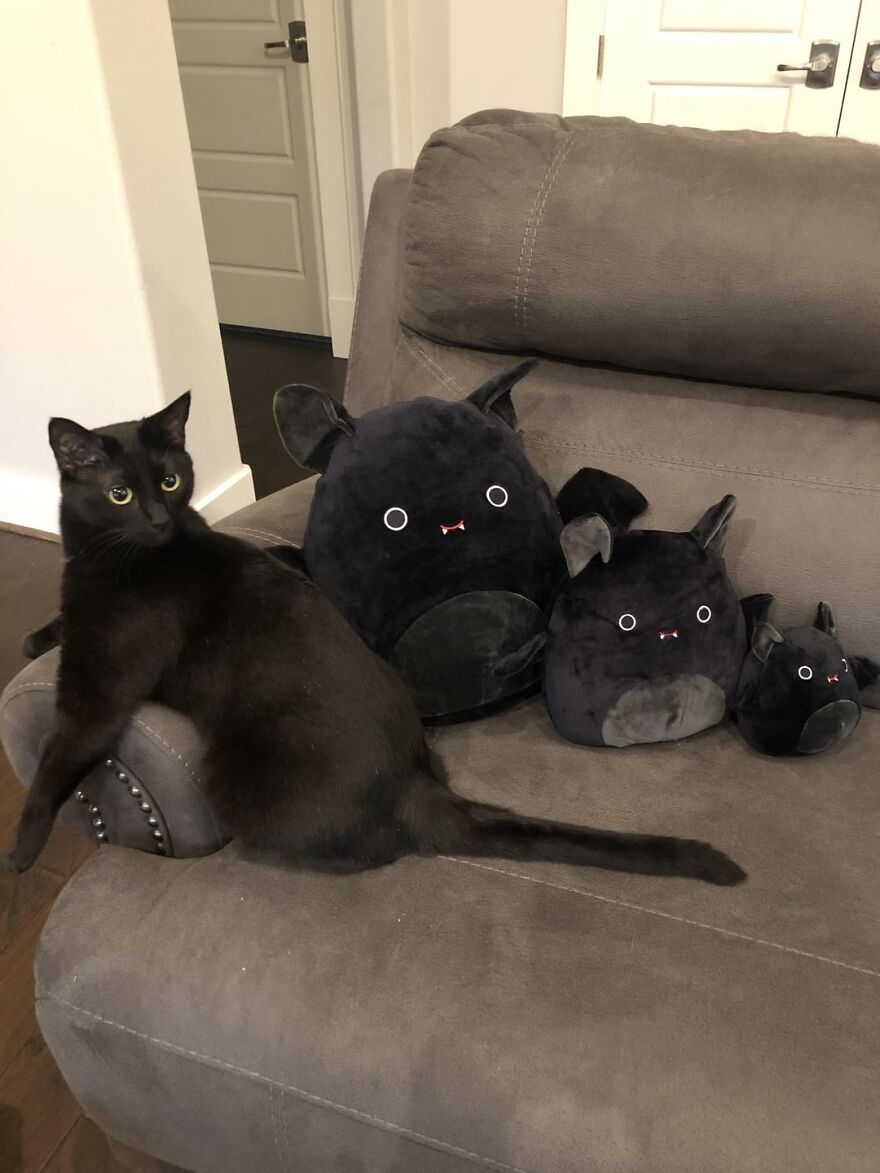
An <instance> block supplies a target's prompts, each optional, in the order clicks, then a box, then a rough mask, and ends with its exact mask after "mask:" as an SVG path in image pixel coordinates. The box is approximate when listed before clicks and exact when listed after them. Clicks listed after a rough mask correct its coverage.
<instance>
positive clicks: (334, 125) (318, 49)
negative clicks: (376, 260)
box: [304, 0, 363, 358]
mask: <svg viewBox="0 0 880 1173" xmlns="http://www.w3.org/2000/svg"><path fill="white" fill-rule="evenodd" d="M304 15H305V21H306V29H307V35H308V38H309V64H308V67H307V68H308V71H309V75H308V76H309V88H310V90H311V98H312V124H313V129H314V139H315V157H316V159H315V161H316V164H317V171H318V203H319V208H320V224H321V228H320V231H321V238H322V240H323V244H324V266H325V272H326V281H327V310H328V314H329V319H330V337H331V340H332V343H333V353H334V354H335V355H336V356H337V357H339V358H347V357H348V351H349V345H350V342H351V328H352V323H353V320H354V304H355V296H356V294H357V280H358V271H359V269H360V258H361V247H362V244H363V218H362V215H361V192H360V184H359V180H358V162H357V147H356V132H355V108H354V82H353V69H352V56H351V33H350V28H349V21H348V12H347V4H346V0H304Z"/></svg>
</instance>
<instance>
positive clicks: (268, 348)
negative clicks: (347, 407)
mask: <svg viewBox="0 0 880 1173" xmlns="http://www.w3.org/2000/svg"><path fill="white" fill-rule="evenodd" d="M220 334H221V337H222V339H223V353H224V355H225V356H226V374H227V376H228V378H229V390H230V392H231V395H232V410H233V412H234V413H235V427H236V431H237V432H238V439H239V443H240V445H241V458H242V460H243V461H244V462H245V464H249V465H250V466H251V471H252V472H253V474H254V490H255V492H256V494H257V496H258V497H265V496H267V495H268V494H269V493H274V492H275V490H276V489H283V488H284V487H285V486H286V485H292V484H294V483H295V482H296V481H299V480H302V479H303V477H305V476H309V475H311V474H310V473H308V472H307V471H306V470H305V469H303V468H300V467H299V465H297V464H294V462H293V461H292V460H291V459H290V457H289V456H288V455H287V453H286V452H285V451H284V448H283V446H282V444H281V441H280V440H279V438H278V433H277V431H276V430H275V420H274V418H273V416H272V397H273V396H274V394H275V392H276V391H277V390H278V388H279V387H283V386H284V385H285V384H286V383H310V384H311V385H312V386H313V387H320V388H321V389H322V390H323V391H329V392H330V394H331V395H333V396H334V397H335V398H336V399H339V400H341V399H342V389H343V386H344V384H345V368H346V362H345V359H343V358H334V357H333V355H332V353H331V351H330V342H329V341H328V340H326V339H315V340H314V341H310V342H304V341H303V340H302V339H301V338H299V337H297V336H296V335H288V334H268V333H267V334H264V333H260V332H259V331H256V330H245V329H242V328H241V327H239V326H221V327H220Z"/></svg>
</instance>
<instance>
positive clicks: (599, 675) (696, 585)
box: [544, 497, 745, 746]
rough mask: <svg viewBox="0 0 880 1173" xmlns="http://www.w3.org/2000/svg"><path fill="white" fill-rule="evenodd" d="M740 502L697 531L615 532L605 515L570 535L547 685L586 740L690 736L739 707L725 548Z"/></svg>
mask: <svg viewBox="0 0 880 1173" xmlns="http://www.w3.org/2000/svg"><path fill="white" fill-rule="evenodd" d="M735 507H736V501H735V498H733V497H725V498H724V499H723V500H722V501H720V502H719V503H718V504H717V505H714V506H713V507H712V508H711V509H709V510H708V511H707V512H706V513H705V514H704V516H703V517H702V518H701V519H700V520H699V521H698V522H697V524H696V525H695V526H694V528H693V529H692V530H690V531H689V532H688V533H666V532H662V531H657V530H631V531H628V532H623V533H620V532H619V530H618V532H617V533H615V532H614V527H612V526H610V525H609V524H608V522H607V521H606V520H605V519H604V518H602V517H599V516H595V515H593V516H588V517H581V518H578V519H577V520H576V521H574V522H572V523H571V524H569V525H567V526H566V527H565V529H564V530H563V532H562V547H563V549H564V551H565V558H566V562H567V565H568V570H569V574H570V576H571V578H570V580H569V581H568V583H567V584H566V585H565V586H564V587H563V589H562V591H561V592H560V594H559V597H558V599H557V600H556V604H555V606H554V608H553V613H552V615H551V617H550V624H549V629H548V633H547V647H546V663H545V677H544V690H545V693H546V698H547V707H548V710H549V712H550V716H551V718H552V719H553V722H554V724H555V725H556V727H557V729H558V730H559V732H560V733H561V734H562V735H563V737H566V738H568V740H569V741H574V742H578V743H579V744H581V745H613V746H626V745H638V744H642V743H644V742H651V741H672V740H674V739H676V738H680V737H687V736H688V735H689V734H692V733H697V732H699V731H700V730H701V729H706V728H708V727H709V726H710V725H715V724H717V723H718V722H719V721H721V720H722V719H723V718H724V717H725V716H726V715H727V713H728V711H729V710H730V708H731V707H732V703H733V700H734V696H735V692H736V685H737V679H738V676H739V669H740V666H741V664H742V661H743V656H744V654H745V621H744V617H743V612H742V609H741V607H740V604H739V599H738V598H737V595H736V592H735V591H734V589H733V585H732V584H731V582H730V579H729V578H728V577H727V570H726V568H725V565H724V559H723V557H722V555H723V551H724V544H725V540H726V535H727V528H728V526H729V524H730V520H731V517H732V516H733V511H734V509H735Z"/></svg>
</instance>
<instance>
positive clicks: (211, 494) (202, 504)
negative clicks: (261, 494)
mask: <svg viewBox="0 0 880 1173" xmlns="http://www.w3.org/2000/svg"><path fill="white" fill-rule="evenodd" d="M256 499H257V498H256V495H255V494H254V478H253V476H252V475H251V470H250V466H249V465H247V464H242V465H241V466H240V467H239V468H238V470H237V471H236V472H234V473H233V474H232V476H231V477H227V478H226V480H225V481H222V482H221V483H220V484H219V485H217V487H216V488H214V489H211V490H209V491H208V492H207V493H203V494H202V495H201V496H199V497H197V498H196V499H195V500H194V501H193V503H192V504H193V509H198V511H199V513H201V515H202V517H204V519H205V521H207V522H210V524H211V525H214V524H216V522H218V521H222V520H223V518H224V517H227V516H228V515H229V514H230V513H235V511H236V509H244V507H245V505H252V504H253V502H254V501H256Z"/></svg>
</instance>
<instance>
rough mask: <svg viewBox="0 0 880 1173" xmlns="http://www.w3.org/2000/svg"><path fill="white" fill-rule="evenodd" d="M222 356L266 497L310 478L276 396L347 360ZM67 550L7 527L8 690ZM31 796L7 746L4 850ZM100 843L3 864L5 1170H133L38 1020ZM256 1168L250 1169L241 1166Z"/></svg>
mask: <svg viewBox="0 0 880 1173" xmlns="http://www.w3.org/2000/svg"><path fill="white" fill-rule="evenodd" d="M222 334H223V349H224V352H225V356H226V365H227V371H228V375H229V384H230V390H231V392H232V401H233V410H234V413H235V421H236V428H237V430H238V434H239V440H240V443H241V454H242V459H243V460H244V461H245V462H246V463H247V464H249V465H250V466H251V469H252V470H253V474H254V485H255V488H256V492H257V496H258V497H262V496H265V495H266V494H268V493H271V492H274V491H275V490H276V489H280V488H283V487H284V486H285V485H288V484H292V483H293V482H294V481H297V480H299V479H301V478H302V477H303V476H304V475H306V474H305V472H304V470H302V469H299V468H298V467H297V466H296V465H295V464H294V463H293V461H291V459H290V457H289V456H288V455H287V453H286V452H285V451H284V449H283V447H282V446H281V442H280V440H279V439H278V436H277V433H276V431H275V423H274V420H273V418H272V396H273V395H274V393H275V391H276V389H277V388H278V387H280V386H282V385H283V384H285V383H312V384H314V385H315V386H319V387H323V388H324V389H325V390H327V391H329V392H330V393H331V394H332V395H335V396H336V398H337V399H341V398H342V388H343V382H344V379H345V366H346V364H345V362H344V360H341V359H334V358H333V357H332V355H331V354H330V350H329V343H327V344H323V343H317V342H316V343H310V344H307V345H303V344H302V342H301V341H298V340H296V339H291V338H285V337H283V336H273V335H264V334H259V333H255V332H253V333H252V332H249V331H240V330H238V329H235V328H229V327H223V329H222ZM61 562H62V558H61V547H60V546H59V545H58V544H57V543H54V542H50V541H46V540H43V539H40V538H35V537H30V536H26V535H23V534H18V533H11V532H9V531H6V530H2V529H0V690H2V689H3V688H4V687H5V686H6V684H7V683H8V681H10V680H11V679H12V677H13V676H14V675H15V674H16V673H17V672H18V671H19V669H20V668H22V667H23V666H24V665H25V663H26V660H25V658H24V656H23V655H22V652H21V645H22V640H23V639H24V636H25V635H26V634H27V633H28V632H29V631H32V630H34V628H37V627H40V626H41V625H42V624H43V623H45V622H46V621H47V620H48V619H50V618H51V617H52V615H53V614H54V613H55V611H56V608H57V603H58V586H59V582H60V579H61ZM23 802H24V791H23V790H22V788H21V786H20V785H19V783H18V780H17V778H16V777H15V775H14V773H13V771H12V767H11V766H10V765H9V762H8V761H7V759H6V756H5V754H3V752H2V750H0V853H2V854H5V853H6V851H7V850H8V849H9V847H10V845H11V840H12V836H13V833H14V830H15V827H16V825H17V823H18V816H19V813H20V811H21V807H22V803H23ZM94 850H95V848H94V844H92V843H90V842H89V840H87V839H86V838H85V837H84V836H82V835H80V834H78V833H76V832H74V831H71V830H69V829H68V828H66V827H62V826H56V827H55V829H54V830H53V832H52V836H51V839H50V841H49V844H48V846H47V848H46V850H45V851H44V852H43V854H42V855H41V856H40V861H39V863H38V865H37V866H36V867H34V868H32V869H31V871H29V872H27V873H26V874H25V875H24V876H18V877H14V878H13V877H12V876H10V875H9V874H8V873H7V872H6V870H5V869H3V868H0V1173H125V1168H124V1166H122V1165H121V1164H120V1163H119V1162H118V1161H116V1159H115V1158H114V1157H113V1155H112V1153H111V1152H110V1149H109V1147H108V1145H107V1141H106V1138H105V1137H104V1135H103V1133H102V1132H101V1131H100V1129H98V1128H97V1127H96V1126H95V1125H94V1124H92V1123H91V1121H89V1120H87V1119H86V1118H85V1117H84V1116H83V1115H82V1113H81V1112H80V1109H79V1105H78V1104H77V1103H76V1101H75V1100H74V1098H73V1096H72V1095H71V1093H70V1091H69V1090H68V1088H67V1085H66V1084H65V1083H64V1080H63V1079H62V1077H61V1074H60V1072H59V1071H58V1068H57V1067H56V1065H55V1062H54V1060H53V1059H52V1056H51V1054H50V1053H49V1050H48V1048H47V1047H46V1044H45V1043H44V1042H43V1039H42V1037H41V1035H40V1030H39V1027H38V1025H37V1020H36V1017H35V1014H34V979H33V963H34V950H35V948H36V944H37V940H38V938H39V935H40V930H41V929H42V926H43V922H44V921H45V919H46V917H47V916H48V914H49V909H50V908H51V906H52V904H53V902H54V900H55V897H56V896H57V895H58V893H59V892H60V891H61V889H62V887H63V886H64V884H65V883H66V882H67V880H68V878H69V877H70V876H71V875H72V874H73V872H74V871H76V869H77V868H78V867H79V865H80V864H81V863H82V862H83V860H85V859H86V857H87V856H88V855H90V854H91V852H92V851H94ZM242 1173H245V1171H242Z"/></svg>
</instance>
